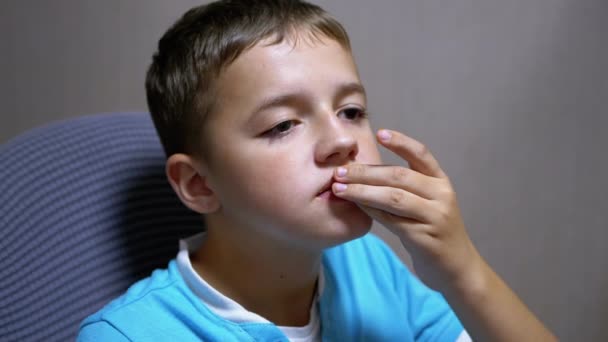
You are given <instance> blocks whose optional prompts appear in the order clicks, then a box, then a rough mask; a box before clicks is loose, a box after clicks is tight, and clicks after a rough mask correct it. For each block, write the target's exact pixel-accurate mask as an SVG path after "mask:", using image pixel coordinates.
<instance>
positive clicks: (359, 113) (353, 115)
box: [338, 107, 367, 121]
mask: <svg viewBox="0 0 608 342" xmlns="http://www.w3.org/2000/svg"><path fill="white" fill-rule="evenodd" d="M338 115H342V116H343V117H345V118H346V119H348V120H352V121H355V120H357V119H362V118H365V117H366V116H367V113H366V112H365V111H364V110H363V109H360V108H356V107H351V108H345V109H342V110H341V111H340V112H339V113H338Z"/></svg>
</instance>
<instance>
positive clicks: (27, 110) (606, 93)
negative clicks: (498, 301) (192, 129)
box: [0, 0, 608, 341]
mask: <svg viewBox="0 0 608 342" xmlns="http://www.w3.org/2000/svg"><path fill="white" fill-rule="evenodd" d="M196 3H197V2H196V1H185V0H181V1H170V2H169V1H161V0H156V1H143V0H137V1H136V0H132V1H116V0H114V1H81V0H72V1H68V0H61V1H38V2H31V1H16V0H12V1H3V2H2V3H1V4H0V37H2V40H1V41H2V45H1V47H0V50H1V53H0V75H1V78H0V103H1V104H2V112H1V119H0V142H2V141H6V140H7V139H9V138H10V137H12V136H14V135H16V134H18V133H20V132H22V131H24V130H26V129H28V128H30V127H33V126H36V125H39V124H43V123H46V122H49V121H52V120H56V119H59V118H64V117H71V116H77V115H82V114H87V113H95V112H102V111H119V110H145V108H146V107H145V100H144V93H143V77H144V70H145V68H146V66H147V63H148V61H149V60H150V56H151V52H152V50H153V47H154V45H155V43H156V40H157V39H158V37H159V36H160V34H161V33H162V32H163V31H164V30H165V29H166V28H167V26H168V25H169V23H171V22H172V21H173V20H174V19H175V18H176V17H177V16H178V14H180V13H181V12H183V11H184V10H185V9H186V8H189V7H190V6H192V5H194V4H196ZM318 3H319V4H321V5H323V6H325V7H326V8H327V9H328V10H330V11H331V12H332V13H334V14H335V15H336V16H337V17H338V18H339V19H340V20H341V21H342V22H343V23H344V24H345V26H346V27H347V29H348V30H349V32H350V35H351V38H352V40H353V45H354V49H355V54H356V58H357V60H358V63H359V67H360V70H361V74H362V77H363V79H364V82H365V85H366V87H367V89H368V92H369V98H370V109H371V112H372V114H371V115H372V117H373V119H372V120H373V122H374V125H375V126H376V127H381V126H383V127H390V128H394V129H398V130H402V131H404V132H406V133H408V134H410V135H412V136H413V137H415V138H418V139H420V140H422V141H423V142H425V143H426V144H427V145H428V146H429V147H430V148H431V149H432V151H434V153H435V155H436V156H437V158H438V159H439V161H440V162H441V164H442V165H443V167H444V169H445V170H446V171H447V172H448V174H449V175H450V177H451V178H452V180H453V183H454V184H455V187H456V190H457V192H458V194H459V199H460V205H461V207H462V211H463V214H464V216H465V221H466V223H467V226H468V229H469V231H470V234H471V236H472V238H473V239H474V241H475V242H476V244H477V246H478V248H479V250H480V251H481V253H482V254H483V255H484V256H485V257H486V258H487V259H488V261H489V262H490V263H491V264H492V265H493V266H494V267H495V269H496V270H497V271H498V272H499V273H500V274H501V275H502V276H503V277H504V278H505V279H506V280H507V282H508V283H509V284H510V285H511V286H512V287H513V288H514V289H515V290H516V291H517V293H518V294H520V296H521V297H522V298H523V299H524V300H525V301H526V303H528V304H529V306H530V307H531V308H532V309H533V311H534V312H536V313H537V314H538V315H539V316H540V317H541V319H543V320H544V321H545V322H546V323H547V325H548V326H549V327H550V328H551V329H553V330H554V331H555V332H556V333H557V334H558V335H559V336H560V337H561V339H563V340H565V341H570V340H573V341H600V340H607V339H608V327H607V325H606V323H608V291H607V290H608V249H606V248H605V245H606V244H607V243H608V224H607V223H606V222H607V219H608V198H607V197H608V196H607V193H608V178H607V177H606V175H607V174H608V161H607V160H606V159H605V156H606V155H607V153H606V152H605V150H604V147H605V146H608V135H606V134H605V132H604V131H605V130H606V128H608V40H607V38H606V35H607V34H608V20H606V18H607V15H608V2H606V1H605V0H511V1H501V0H477V1H473V0H451V1H448V0H412V1H396V0H394V1H377V2H374V4H373V5H372V2H371V1H364V0H350V1H347V0H323V1H318ZM385 156H386V159H385V160H386V161H388V162H391V163H396V162H398V161H397V159H395V158H393V157H391V156H389V155H385ZM378 230H379V231H380V232H381V233H382V234H383V235H385V236H386V235H387V234H385V233H384V232H382V230H381V229H379V228H378ZM389 240H390V239H389ZM391 242H392V244H393V246H398V245H397V244H395V241H391ZM400 253H401V255H402V256H404V259H406V256H405V253H404V252H403V250H401V249H400Z"/></svg>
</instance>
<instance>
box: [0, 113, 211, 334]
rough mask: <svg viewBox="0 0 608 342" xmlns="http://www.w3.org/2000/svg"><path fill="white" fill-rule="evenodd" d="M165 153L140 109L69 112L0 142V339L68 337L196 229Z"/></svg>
mask: <svg viewBox="0 0 608 342" xmlns="http://www.w3.org/2000/svg"><path fill="white" fill-rule="evenodd" d="M164 162H165V157H164V154H163V151H162V148H161V145H160V142H159V140H158V136H157V135H156V132H155V130H154V127H153V125H152V122H151V120H150V118H149V115H148V114H146V113H111V114H99V115H92V116H84V117H80V118H76V119H70V120H66V121H63V122H58V123H55V124H51V125H47V126H44V127H41V128H37V129H33V130H31V131H29V132H26V133H24V134H22V135H20V136H18V137H16V138H15V139H13V140H10V141H9V142H7V143H5V144H3V145H2V146H1V147H0V185H1V186H0V232H1V233H0V341H66V340H74V338H75V336H76V334H77V330H78V325H79V323H80V321H81V320H82V319H84V318H85V317H86V316H87V315H89V314H91V313H93V312H95V311H97V310H98V309H99V308H101V307H102V306H103V305H104V304H106V303H107V302H108V301H110V300H111V299H112V298H114V297H117V296H118V295H120V294H121V293H122V292H124V291H125V290H126V289H127V288H128V286H129V285H130V284H132V283H133V282H135V281H136V280H138V279H140V278H143V277H145V276H147V275H148V274H149V273H150V272H151V271H152V270H154V269H155V268H161V267H166V265H167V263H168V261H169V260H170V259H171V258H173V257H175V255H176V253H177V248H178V239H179V238H182V237H185V236H188V235H192V234H195V233H198V232H201V231H202V230H203V223H202V219H201V218H200V217H199V216H198V215H196V214H195V213H193V212H191V211H189V210H188V209H186V207H185V206H183V205H182V204H181V203H180V202H179V200H178V198H177V196H176V195H175V194H174V193H173V191H172V190H171V187H170V186H169V184H168V182H167V180H166V178H165V175H164Z"/></svg>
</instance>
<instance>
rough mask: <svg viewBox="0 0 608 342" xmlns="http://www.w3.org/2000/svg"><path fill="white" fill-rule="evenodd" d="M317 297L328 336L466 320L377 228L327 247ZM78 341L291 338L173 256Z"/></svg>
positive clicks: (433, 328) (422, 331)
mask: <svg viewBox="0 0 608 342" xmlns="http://www.w3.org/2000/svg"><path fill="white" fill-rule="evenodd" d="M323 272H324V274H323V275H324V288H323V292H322V294H321V296H320V298H319V301H318V302H317V305H318V309H319V317H320V320H321V334H322V339H323V341H455V340H456V339H457V338H458V336H459V335H460V334H461V333H462V332H463V327H462V325H461V323H460V322H459V320H458V318H457V317H456V315H455V314H454V313H453V311H452V310H451V309H450V307H449V306H448V304H447V302H446V301H445V299H444V298H443V296H442V295H441V294H440V293H438V292H435V291H433V290H431V289H429V288H428V287H426V286H425V285H424V284H422V282H420V281H419V280H418V279H417V278H416V277H415V276H414V275H413V274H411V272H410V271H409V270H408V269H407V267H405V265H403V263H402V262H401V260H399V258H398V257H397V256H396V255H395V254H394V253H393V252H392V250H391V249H390V248H389V247H388V246H386V244H385V243H384V242H383V241H382V240H380V239H379V238H377V237H376V236H374V235H372V234H367V235H366V236H364V237H362V238H359V239H356V240H353V241H350V242H348V243H345V244H342V245H340V246H337V247H334V248H331V249H328V250H326V251H325V252H324V255H323ZM78 340H79V341H163V340H167V341H286V340H287V339H286V337H285V335H284V334H283V333H282V332H281V331H280V330H279V329H278V328H277V327H276V326H275V325H274V324H272V323H246V322H245V323H235V322H231V321H228V320H225V319H223V318H221V317H219V316H217V315H216V314H214V313H213V312H212V311H211V310H209V308H208V307H207V306H206V305H205V304H204V303H203V302H202V301H201V300H200V299H199V298H198V297H197V296H196V295H195V294H194V293H193V292H192V290H190V288H189V287H188V285H187V284H186V283H185V281H184V279H183V278H182V276H181V274H180V272H179V270H178V267H177V264H176V261H175V260H172V261H171V262H170V263H169V266H168V268H167V269H164V270H156V271H154V272H153V273H152V275H151V276H150V277H148V278H146V279H143V280H141V281H139V282H137V283H135V284H134V285H133V286H131V288H129V290H128V291H127V292H126V293H125V294H124V295H122V296H121V297H119V298H117V299H115V300H114V301H112V302H111V303H109V304H108V305H107V306H105V307H104V308H103V309H101V310H100V311H99V312H97V313H95V314H94V315H92V316H89V317H88V318H87V319H85V320H84V321H83V322H82V324H81V326H80V333H79V335H78Z"/></svg>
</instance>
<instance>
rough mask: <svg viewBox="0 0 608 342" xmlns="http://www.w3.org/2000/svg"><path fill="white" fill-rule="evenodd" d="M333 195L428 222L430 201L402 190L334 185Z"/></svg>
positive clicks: (364, 185) (430, 211) (371, 186)
mask: <svg viewBox="0 0 608 342" xmlns="http://www.w3.org/2000/svg"><path fill="white" fill-rule="evenodd" d="M332 191H333V193H334V194H335V195H336V196H338V197H340V198H343V199H346V200H349V201H352V202H355V203H358V204H362V205H365V206H369V207H372V208H376V209H380V210H384V211H387V212H389V213H391V214H393V215H397V216H401V217H406V218H411V219H414V220H418V221H420V222H425V223H426V222H430V220H431V219H432V217H430V215H428V214H429V213H432V212H433V210H432V208H431V207H430V206H431V204H430V201H429V200H427V199H424V198H422V197H419V196H417V195H415V194H413V193H411V192H407V191H405V190H403V189H397V188H393V187H386V186H373V185H366V184H344V183H334V184H333V185H332Z"/></svg>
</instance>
